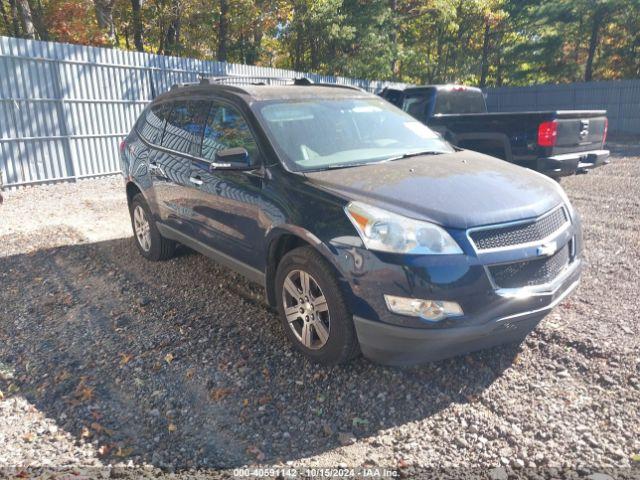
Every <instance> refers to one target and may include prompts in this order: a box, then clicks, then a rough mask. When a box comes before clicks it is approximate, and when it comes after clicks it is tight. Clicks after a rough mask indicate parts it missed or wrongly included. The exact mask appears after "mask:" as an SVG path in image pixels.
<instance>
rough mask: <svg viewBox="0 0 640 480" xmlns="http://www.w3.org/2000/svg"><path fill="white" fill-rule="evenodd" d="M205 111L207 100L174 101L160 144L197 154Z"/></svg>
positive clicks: (181, 151)
mask: <svg viewBox="0 0 640 480" xmlns="http://www.w3.org/2000/svg"><path fill="white" fill-rule="evenodd" d="M207 111H208V103H207V102H187V101H179V102H175V103H174V104H173V108H172V110H171V114H170V115H169V118H168V120H167V125H166V127H165V129H164V135H163V137H162V146H163V147H165V148H168V149H170V150H174V151H176V152H180V153H186V154H189V155H199V154H200V143H201V141H202V132H203V129H204V124H205V119H206V116H207Z"/></svg>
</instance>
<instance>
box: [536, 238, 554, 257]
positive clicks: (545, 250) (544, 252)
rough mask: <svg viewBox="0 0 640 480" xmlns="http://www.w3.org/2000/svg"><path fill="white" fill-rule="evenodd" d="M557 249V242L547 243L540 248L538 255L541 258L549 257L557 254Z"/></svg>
mask: <svg viewBox="0 0 640 480" xmlns="http://www.w3.org/2000/svg"><path fill="white" fill-rule="evenodd" d="M557 247H558V246H557V244H556V242H549V243H545V244H543V245H540V246H539V247H538V250H537V254H538V256H539V257H548V256H549V255H553V254H554V253H556V249H557Z"/></svg>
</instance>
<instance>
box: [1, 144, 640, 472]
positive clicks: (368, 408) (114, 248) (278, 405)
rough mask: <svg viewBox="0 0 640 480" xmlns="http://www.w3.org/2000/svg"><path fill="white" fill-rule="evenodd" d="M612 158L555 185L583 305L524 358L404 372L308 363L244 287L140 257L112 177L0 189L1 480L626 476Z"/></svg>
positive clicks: (631, 220)
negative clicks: (244, 469)
mask: <svg viewBox="0 0 640 480" xmlns="http://www.w3.org/2000/svg"><path fill="white" fill-rule="evenodd" d="M636 144H637V143H636ZM612 149H613V151H614V158H613V161H612V164H611V165H609V166H606V167H603V168H600V169H598V170H597V171H594V172H592V173H590V174H589V175H582V176H578V177H572V178H568V179H564V180H563V183H562V185H563V186H564V187H565V189H566V190H567V192H568V193H569V196H570V197H571V199H572V201H573V203H574V206H575V207H576V209H577V210H578V211H579V212H580V213H581V215H582V217H583V221H584V233H585V244H586V246H585V248H586V253H585V257H586V263H587V268H586V271H585V273H584V276H583V281H582V284H581V286H580V287H579V289H578V290H577V292H576V293H574V294H573V295H572V296H571V297H570V298H569V299H568V300H566V301H565V302H564V303H562V304H561V305H560V306H559V307H557V308H556V309H555V310H554V311H553V312H552V313H551V314H550V315H549V316H548V317H547V318H546V319H545V320H544V321H543V322H542V323H541V325H540V326H539V327H538V329H537V330H536V331H535V332H534V333H533V334H532V335H530V337H529V338H528V339H527V341H526V342H525V343H524V344H523V345H522V347H521V348H515V347H501V348H496V349H492V350H488V351H484V352H479V353H475V354H471V355H467V356H465V357H460V358H455V359H451V360H446V361H441V362H438V363H432V364H428V365H425V366H421V367H415V368H409V369H397V368H387V367H382V366H378V365H375V364H373V363H370V362H369V361H367V360H364V359H358V360H356V361H355V362H353V363H351V364H349V365H347V366H341V367H335V368H323V367H318V366H316V365H312V364H309V363H308V362H306V361H305V360H304V359H303V358H302V357H300V356H299V355H298V354H297V353H295V351H294V350H293V349H292V348H291V347H290V346H289V345H288V343H287V341H286V339H285V336H284V332H283V330H282V328H281V326H280V324H279V322H278V321H277V320H276V316H275V314H274V313H273V312H272V311H271V310H270V309H269V308H267V306H266V304H265V302H264V300H263V297H262V292H261V291H260V289H259V288H257V287H255V286H253V285H251V284H249V283H248V282H246V281H245V280H243V279H242V278H240V277H239V276H237V275H235V274H233V273H231V272H230V271H228V270H226V269H224V268H223V267H220V266H218V265H216V264H215V263H214V262H213V261H211V260H209V259H207V258H205V257H203V256H201V255H198V254H196V253H194V252H191V251H189V250H187V249H181V250H179V254H178V256H177V257H176V258H174V259H172V260H171V261H168V262H164V263H150V262H147V261H145V260H144V259H143V258H142V257H141V256H140V255H139V254H138V253H137V251H136V249H135V246H134V244H133V240H132V236H131V227H130V224H129V219H128V213H127V209H126V200H125V196H124V189H123V188H122V183H121V180H120V179H119V178H103V179H99V180H86V181H82V182H79V183H77V184H60V185H55V186H42V187H34V188H28V189H22V190H19V191H12V192H5V202H4V205H2V206H0V285H1V288H0V469H2V468H4V475H5V476H20V475H24V474H27V475H40V474H43V475H44V473H43V472H45V471H46V472H47V475H51V474H52V472H53V473H54V474H55V473H59V474H60V475H68V474H73V475H74V477H77V476H82V475H84V476H86V477H97V476H105V477H108V476H109V475H110V476H111V477H132V478H133V477H139V476H148V477H155V476H158V475H160V474H161V473H163V472H164V474H167V473H166V472H177V473H178V474H177V476H176V478H190V477H200V476H207V477H228V476H230V475H231V473H232V470H230V469H232V468H235V467H240V466H243V465H266V466H280V467H304V466H313V467H347V466H348V467H361V466H372V465H376V466H380V467H387V468H389V469H393V470H394V471H395V472H397V473H398V474H400V475H401V476H403V477H410V478H421V477H425V476H430V475H431V474H433V473H434V472H437V473H438V475H439V476H440V477H459V476H463V475H464V476H467V477H474V476H475V477H476V478H488V477H489V478H494V479H506V478H507V476H509V477H529V478H560V477H564V478H578V477H588V478H591V479H594V480H597V479H598V478H601V479H603V478H607V477H599V476H598V475H599V474H608V475H611V476H612V477H613V478H640V470H639V468H638V467H639V465H640V422H639V419H640V353H639V348H638V347H639V343H640V342H639V340H638V335H639V334H640V314H639V313H638V312H639V309H640V301H639V297H638V292H639V290H640V285H639V276H638V273H637V272H638V271H640V256H639V255H638V251H640V236H639V234H638V232H639V230H640V147H637V146H633V145H632V144H614V145H612ZM29 468H31V470H28V469H29ZM23 469H27V470H25V471H26V473H25V471H23ZM50 469H53V470H50ZM425 472H430V473H429V474H427V473H425ZM0 476H2V473H1V471H0ZM47 478H49V477H47Z"/></svg>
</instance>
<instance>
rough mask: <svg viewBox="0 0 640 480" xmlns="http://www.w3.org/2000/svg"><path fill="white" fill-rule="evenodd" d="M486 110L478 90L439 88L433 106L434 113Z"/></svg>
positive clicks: (482, 111) (483, 111)
mask: <svg viewBox="0 0 640 480" xmlns="http://www.w3.org/2000/svg"><path fill="white" fill-rule="evenodd" d="M486 112H487V105H486V104H485V102H484V95H483V94H482V92H479V91H478V90H451V91H448V90H440V91H438V93H437V94H436V103H435V105H434V107H433V113H434V115H437V114H439V113H440V114H455V113H486Z"/></svg>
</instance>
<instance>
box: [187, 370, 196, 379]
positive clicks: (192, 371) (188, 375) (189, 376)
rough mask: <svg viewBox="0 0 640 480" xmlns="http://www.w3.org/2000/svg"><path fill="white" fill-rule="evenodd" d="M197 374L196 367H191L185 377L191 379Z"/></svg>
mask: <svg viewBox="0 0 640 480" xmlns="http://www.w3.org/2000/svg"><path fill="white" fill-rule="evenodd" d="M195 374H196V369H195V368H190V369H189V370H187V373H186V374H185V377H187V380H191V379H192V378H193V376H194V375H195Z"/></svg>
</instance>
